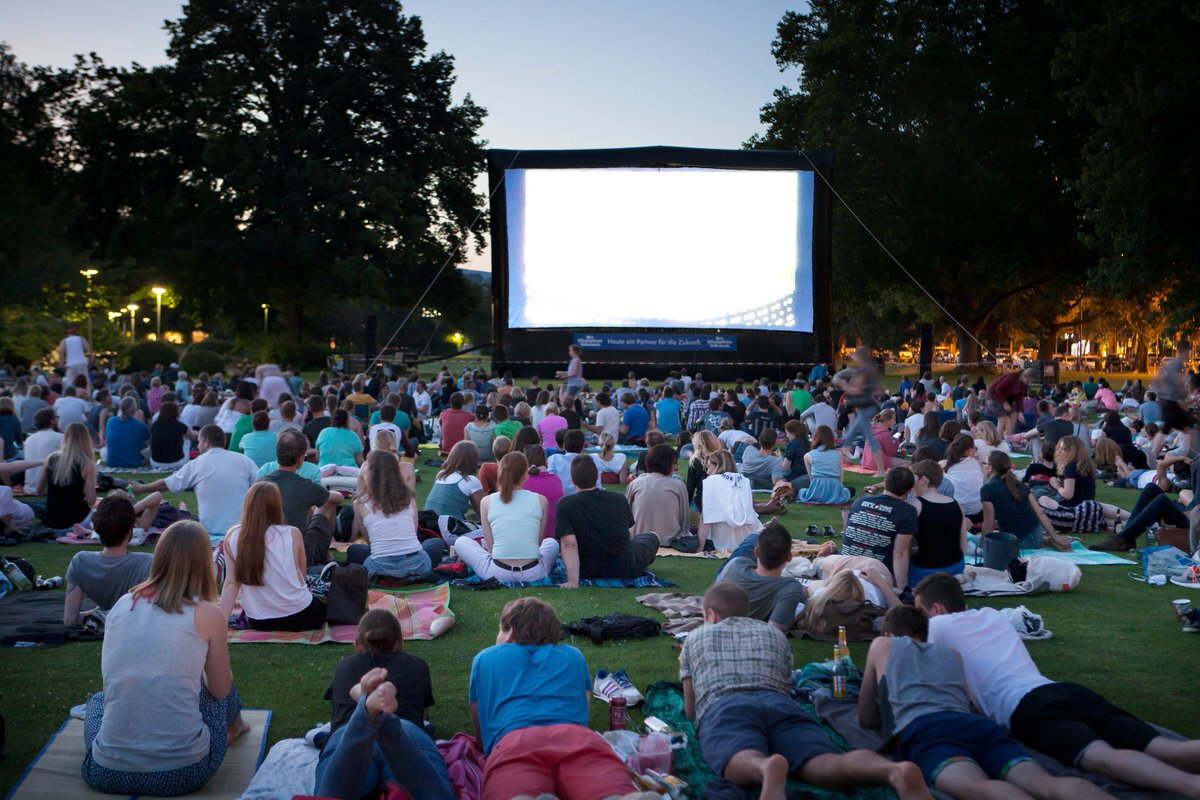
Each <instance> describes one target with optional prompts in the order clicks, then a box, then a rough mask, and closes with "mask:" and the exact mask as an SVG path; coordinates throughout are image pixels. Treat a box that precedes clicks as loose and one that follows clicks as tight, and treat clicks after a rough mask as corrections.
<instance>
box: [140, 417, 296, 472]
mask: <svg viewBox="0 0 1200 800" xmlns="http://www.w3.org/2000/svg"><path fill="white" fill-rule="evenodd" d="M155 424H158V423H155ZM250 425H251V427H252V428H253V430H251V431H250V432H249V433H247V434H246V435H245V436H243V437H242V441H241V442H240V444H241V449H242V452H243V453H244V454H245V455H246V456H247V457H248V458H249V459H250V460H251V461H253V462H254V464H255V466H259V467H261V466H262V465H263V464H266V463H267V462H268V461H271V460H272V459H274V458H275V439H276V436H277V434H276V433H275V432H274V431H272V430H271V417H270V415H269V414H267V412H266V411H255V412H254V414H252V415H251V417H250ZM150 433H151V438H152V439H153V434H154V431H153V430H151V432H150Z"/></svg>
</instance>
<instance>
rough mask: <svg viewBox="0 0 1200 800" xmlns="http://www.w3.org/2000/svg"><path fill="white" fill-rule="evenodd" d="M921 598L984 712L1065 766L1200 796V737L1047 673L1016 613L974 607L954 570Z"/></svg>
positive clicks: (934, 631)
mask: <svg viewBox="0 0 1200 800" xmlns="http://www.w3.org/2000/svg"><path fill="white" fill-rule="evenodd" d="M915 598H916V605H917V608H919V609H920V610H921V611H923V612H924V613H925V615H926V616H927V617H929V641H930V642H932V643H934V644H942V645H946V646H948V647H950V648H951V649H952V650H955V651H956V652H957V653H958V654H959V656H961V657H962V661H963V667H964V670H965V672H966V676H967V685H968V686H969V687H970V689H971V696H972V698H973V700H974V701H975V705H976V706H977V707H978V708H979V711H980V713H982V714H984V715H985V716H987V717H990V718H991V719H992V720H994V721H995V722H997V723H999V724H1000V725H1003V726H1005V727H1006V728H1008V730H1009V731H1010V732H1011V733H1012V735H1013V737H1014V738H1016V739H1017V741H1019V742H1021V743H1022V744H1024V745H1025V746H1027V747H1030V748H1032V749H1034V750H1037V751H1039V752H1041V753H1045V754H1046V755H1048V756H1051V757H1052V758H1055V759H1057V760H1058V761H1059V762H1060V763H1061V764H1063V765H1064V766H1068V767H1075V768H1077V769H1081V770H1085V771H1087V772H1094V773H1097V774H1099V775H1104V776H1105V777H1108V778H1112V779H1113V780H1116V781H1120V782H1122V783H1128V784H1131V785H1133V786H1142V787H1145V788H1147V789H1161V790H1164V791H1168V792H1172V793H1174V794H1176V795H1178V796H1180V797H1190V798H1200V774H1196V773H1200V741H1197V740H1192V741H1178V740H1175V739H1169V738H1167V737H1165V736H1162V735H1160V734H1159V732H1158V731H1157V730H1156V729H1155V728H1153V727H1152V726H1150V725H1148V724H1147V723H1145V722H1143V721H1142V720H1140V719H1138V718H1137V717H1135V716H1133V715H1132V714H1130V713H1129V712H1127V711H1125V710H1123V709H1121V708H1118V707H1117V706H1115V705H1113V704H1112V703H1111V702H1109V701H1108V700H1107V699H1105V698H1104V697H1101V696H1100V695H1099V694H1097V693H1096V692H1093V691H1092V690H1091V689H1088V688H1087V687H1086V686H1081V685H1079V684H1077V683H1057V682H1055V681H1052V680H1050V679H1049V678H1047V677H1045V676H1044V675H1042V673H1041V672H1040V671H1039V670H1038V668H1037V665H1036V664H1034V663H1033V659H1031V658H1030V657H1029V652H1028V651H1027V650H1026V649H1025V644H1024V642H1022V641H1021V638H1020V637H1019V636H1018V635H1017V632H1016V630H1015V629H1014V628H1013V626H1012V623H1010V622H1009V621H1008V617H1006V616H1005V615H1004V614H1002V613H1000V612H999V611H998V610H996V609H994V608H979V609H971V610H969V611H968V610H967V600H966V596H965V595H964V594H963V589H962V584H960V583H959V582H958V579H957V578H955V577H954V576H953V575H947V574H945V573H942V572H938V573H934V574H933V575H930V576H929V577H927V578H925V580H923V581H921V582H920V583H919V584H917V587H916V591H915Z"/></svg>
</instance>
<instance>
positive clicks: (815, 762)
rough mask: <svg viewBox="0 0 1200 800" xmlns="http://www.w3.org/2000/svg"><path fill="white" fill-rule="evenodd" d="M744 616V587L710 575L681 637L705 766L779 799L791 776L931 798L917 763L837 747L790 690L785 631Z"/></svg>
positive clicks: (690, 708) (904, 799)
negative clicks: (691, 625) (700, 613)
mask: <svg viewBox="0 0 1200 800" xmlns="http://www.w3.org/2000/svg"><path fill="white" fill-rule="evenodd" d="M749 614H750V598H749V596H748V595H747V594H746V591H745V590H744V589H742V587H740V586H738V585H737V584H735V583H733V582H731V581H718V582H717V583H714V584H713V585H712V586H710V587H709V589H708V591H707V592H705V593H704V622H705V624H704V625H703V626H701V627H699V628H697V629H695V630H693V631H692V632H691V633H690V634H689V635H688V638H687V639H686V640H685V641H684V644H683V652H682V653H681V654H680V656H679V678H680V680H681V681H683V698H684V700H683V702H684V711H685V713H686V714H687V717H688V719H691V720H695V722H696V729H697V732H698V735H699V737H700V752H701V754H702V755H703V756H704V760H705V761H706V762H708V765H709V766H710V767H712V769H713V771H714V772H715V773H716V774H717V775H718V776H719V777H721V778H723V779H725V780H727V781H729V782H730V783H734V784H737V785H738V786H753V785H760V786H761V787H762V793H761V795H760V797H762V798H764V800H783V798H785V797H786V796H787V792H786V788H785V787H786V784H787V781H788V778H789V777H796V778H799V779H800V780H802V781H805V782H806V783H811V784H813V785H814V786H822V787H825V788H829V789H838V790H845V789H850V788H852V787H856V786H872V785H880V784H883V785H888V786H891V788H892V789H893V790H894V791H895V792H896V793H897V794H898V795H899V796H900V798H901V800H915V799H916V798H922V799H926V798H929V797H930V794H929V790H928V789H927V788H925V782H924V781H923V780H922V779H921V773H920V770H919V769H918V768H917V765H916V764H913V763H912V762H908V761H903V762H899V763H897V762H894V761H889V760H888V759H887V758H885V757H884V756H881V755H879V754H878V753H874V752H872V751H870V750H852V751H851V752H849V753H841V752H839V751H838V749H837V747H836V746H835V745H834V743H833V742H832V741H831V740H830V738H829V736H828V734H826V733H825V731H824V730H823V729H822V728H821V726H820V725H819V724H818V723H817V722H815V721H814V720H813V719H812V718H810V717H809V716H808V715H807V714H805V713H804V710H803V709H802V708H801V707H800V705H799V704H798V703H797V702H796V701H795V700H793V699H792V698H791V695H790V692H791V688H792V680H791V678H792V649H791V647H790V646H789V645H788V643H787V638H786V637H785V636H784V635H783V632H782V631H780V630H779V629H778V628H777V627H775V626H774V625H770V624H768V623H766V622H762V621H760V620H757V619H751V618H750V616H749ZM1014 635H1015V634H1014Z"/></svg>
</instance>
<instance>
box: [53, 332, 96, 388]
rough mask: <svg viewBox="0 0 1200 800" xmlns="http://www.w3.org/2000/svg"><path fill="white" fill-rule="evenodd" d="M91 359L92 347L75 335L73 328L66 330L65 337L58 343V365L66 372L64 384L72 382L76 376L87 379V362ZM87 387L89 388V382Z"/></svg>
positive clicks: (85, 340)
mask: <svg viewBox="0 0 1200 800" xmlns="http://www.w3.org/2000/svg"><path fill="white" fill-rule="evenodd" d="M91 357H92V346H91V345H90V344H88V340H87V339H85V338H83V337H82V336H80V335H79V334H77V333H76V332H75V329H74V328H67V335H66V337H65V338H64V339H63V340H62V341H61V342H59V343H58V363H59V365H60V366H63V367H65V368H66V370H67V377H66V379H65V381H64V383H67V384H69V383H71V382H73V381H74V380H75V376H76V375H82V376H83V377H85V378H87V376H88V361H89V360H91ZM88 386H89V387H90V386H91V381H90V380H89V382H88Z"/></svg>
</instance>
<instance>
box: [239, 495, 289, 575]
mask: <svg viewBox="0 0 1200 800" xmlns="http://www.w3.org/2000/svg"><path fill="white" fill-rule="evenodd" d="M282 524H283V498H282V496H281V495H280V494H279V487H278V486H276V485H275V484H273V483H271V482H270V481H259V482H258V483H255V484H253V485H252V486H251V487H250V490H249V491H247V492H246V500H245V502H243V503H242V521H241V522H240V523H239V526H238V536H237V558H236V560H235V562H234V565H235V569H234V577H236V578H237V582H238V583H240V584H242V585H243V586H262V585H264V584H263V568H264V567H265V566H266V562H267V529H268V528H270V527H271V526H272V525H282Z"/></svg>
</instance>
